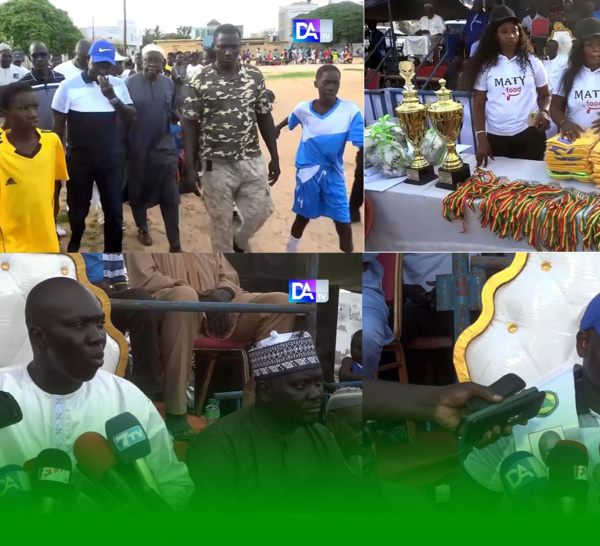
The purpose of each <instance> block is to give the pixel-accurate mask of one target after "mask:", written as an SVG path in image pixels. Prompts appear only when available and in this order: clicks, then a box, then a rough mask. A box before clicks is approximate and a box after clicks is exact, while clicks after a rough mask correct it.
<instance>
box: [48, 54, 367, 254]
mask: <svg viewBox="0 0 600 546" xmlns="http://www.w3.org/2000/svg"><path fill="white" fill-rule="evenodd" d="M339 67H340V69H341V70H342V85H341V88H340V93H339V96H340V98H342V99H345V100H350V101H353V102H355V103H357V104H359V105H361V108H362V105H363V66H362V64H353V65H344V66H342V65H339ZM317 68H318V67H317V66H315V65H309V66H296V65H292V66H287V67H284V66H282V67H262V68H261V70H262V71H263V73H264V75H265V79H266V81H267V88H268V89H271V90H272V91H273V92H274V93H275V97H276V98H275V103H274V105H273V117H274V119H275V123H276V124H277V123H279V122H280V121H282V120H283V119H284V118H285V117H287V116H288V115H289V114H290V113H291V112H292V110H293V108H294V106H296V104H298V103H299V102H302V101H304V100H310V99H312V98H316V96H317V95H316V89H315V88H314V86H313V81H314V74H315V72H316V69H317ZM300 134H301V132H300V130H299V128H298V129H296V130H295V131H293V132H291V131H289V130H288V129H284V130H283V131H282V134H281V136H280V138H279V141H278V148H279V158H280V165H281V177H280V178H279V181H278V182H277V184H275V186H274V187H273V199H274V201H275V212H274V213H273V215H272V216H271V218H270V219H269V220H268V221H267V223H266V224H265V225H264V226H263V227H262V229H261V230H260V231H259V232H258V233H257V234H256V235H255V237H254V238H253V240H252V250H253V251H254V252H285V246H286V243H287V239H288V237H289V232H290V227H291V225H292V222H293V220H294V216H295V215H294V214H293V213H292V211H291V207H292V204H293V199H294V188H295V168H294V158H295V155H296V150H297V148H298V143H299V142H300ZM263 153H264V154H265V156H266V157H268V152H267V150H266V148H265V147H264V144H263ZM355 160H356V149H355V148H354V147H353V146H352V145H350V144H348V145H347V147H346V153H345V154H344V167H345V171H346V175H347V189H348V195H350V190H351V188H352V182H353V181H354V168H355V164H356V163H355ZM65 194H66V191H64V190H63V192H62V193H61V196H62V197H61V199H62V205H61V211H62V214H61V215H60V216H59V222H60V225H61V226H62V227H63V228H64V229H65V230H66V231H67V237H63V238H62V239H61V245H60V246H61V251H66V247H67V242H68V237H69V235H68V234H69V224H68V221H67V218H66V213H65V211H66V205H65ZM123 215H124V223H125V232H124V234H123V251H125V252H168V251H169V245H168V242H167V238H166V235H165V229H164V224H163V221H162V217H161V214H160V209H159V207H154V208H153V209H150V210H149V211H148V220H149V224H150V233H151V235H152V238H153V240H154V244H153V246H151V247H145V246H143V245H142V244H141V243H140V242H139V241H138V239H137V229H136V227H135V223H134V221H133V216H132V214H131V209H130V208H129V206H128V205H125V206H124V210H123ZM179 226H180V232H181V244H182V248H183V250H184V251H186V252H211V244H210V235H209V217H208V215H207V214H206V211H205V209H204V204H203V203H202V200H201V199H200V198H198V197H196V196H195V195H183V196H182V199H181V207H180V221H179ZM352 231H353V239H354V250H355V252H361V251H362V250H363V243H364V238H363V224H362V223H360V224H359V223H357V224H352ZM102 249H103V233H102V227H101V226H100V225H99V224H98V221H97V217H96V214H95V211H94V210H93V209H91V210H90V214H89V215H88V220H87V230H86V232H85V235H84V237H83V241H82V245H81V249H80V250H81V251H82V252H101V251H102ZM300 251H301V252H339V239H338V236H337V233H336V231H335V227H334V224H333V222H332V221H331V220H330V219H329V218H321V219H319V220H315V221H312V222H311V223H310V224H309V226H308V228H307V229H306V231H305V233H304V237H303V241H302V245H301V247H300Z"/></svg>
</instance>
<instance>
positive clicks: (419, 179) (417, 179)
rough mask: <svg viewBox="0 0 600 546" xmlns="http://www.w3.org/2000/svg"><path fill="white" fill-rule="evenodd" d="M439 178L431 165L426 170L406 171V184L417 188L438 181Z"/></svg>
mask: <svg viewBox="0 0 600 546" xmlns="http://www.w3.org/2000/svg"><path fill="white" fill-rule="evenodd" d="M437 178H438V176H437V175H436V174H435V172H434V171H433V166H432V165H429V166H428V167H425V168H424V169H420V170H417V169H406V180H405V181H404V182H405V183H406V184H413V185H415V186H424V185H425V184H429V183H430V182H433V181H434V180H436V179H437Z"/></svg>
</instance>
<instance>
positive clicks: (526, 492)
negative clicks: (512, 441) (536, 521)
mask: <svg viewBox="0 0 600 546" xmlns="http://www.w3.org/2000/svg"><path fill="white" fill-rule="evenodd" d="M500 478H501V480H502V484H503V485H504V489H505V491H506V492H507V493H508V495H509V496H510V498H511V499H512V501H513V503H514V506H515V508H520V509H523V508H527V509H529V508H533V509H534V510H536V511H540V510H544V509H545V508H546V505H545V502H544V500H543V498H544V496H545V495H546V493H547V492H548V476H547V474H546V469H545V468H544V467H543V466H542V463H540V461H538V459H537V458H536V457H534V456H533V455H532V454H531V453H528V452H527V451H517V452H515V453H512V454H511V455H509V456H508V457H507V458H506V459H504V461H503V462H502V465H501V466H500Z"/></svg>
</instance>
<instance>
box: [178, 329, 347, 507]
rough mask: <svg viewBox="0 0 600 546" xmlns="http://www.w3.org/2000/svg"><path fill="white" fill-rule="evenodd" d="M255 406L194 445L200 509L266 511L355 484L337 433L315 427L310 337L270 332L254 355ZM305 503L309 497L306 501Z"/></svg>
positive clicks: (191, 464)
mask: <svg viewBox="0 0 600 546" xmlns="http://www.w3.org/2000/svg"><path fill="white" fill-rule="evenodd" d="M248 356H249V358H250V364H251V366H252V370H253V374H254V377H255V379H256V403H255V404H254V405H253V406H251V407H250V408H245V409H242V410H240V411H236V412H234V413H232V414H230V415H228V416H226V417H224V418H222V419H219V420H218V421H216V422H215V423H213V424H212V425H211V426H210V427H208V428H207V429H206V430H205V431H203V432H201V433H200V434H198V435H197V436H196V437H195V438H194V440H192V442H191V444H190V448H189V450H188V452H187V457H186V462H187V465H188V468H189V470H190V476H191V477H192V479H193V480H194V482H195V484H196V491H197V493H198V495H197V496H196V498H195V503H196V505H197V507H198V508H200V507H202V506H205V505H206V503H205V500H206V499H210V502H211V506H213V507H215V508H216V507H231V508H234V509H235V508H240V509H242V508H243V509H244V510H252V509H253V508H252V507H253V506H254V507H255V508H256V509H258V510H260V509H262V508H261V506H262V507H264V506H265V504H262V503H256V502H255V501H257V500H260V501H264V502H267V503H268V506H269V511H272V510H277V509H281V508H283V506H285V507H287V508H290V505H291V504H292V503H293V502H294V501H295V500H300V501H302V497H303V496H304V488H306V492H309V489H310V492H309V493H310V498H312V500H313V504H314V496H315V487H318V486H319V485H321V486H322V485H323V484H325V483H326V482H327V483H329V484H330V485H331V484H332V483H334V482H335V481H336V478H337V479H340V480H345V481H346V482H347V481H348V480H350V479H351V478H350V476H351V474H350V473H349V471H348V470H347V467H346V465H345V463H344V460H343V456H342V454H341V452H340V449H339V447H338V446H337V444H336V441H335V439H334V437H333V435H332V434H331V433H330V432H329V431H328V430H327V429H326V428H325V427H324V426H322V425H321V424H319V423H318V422H317V421H318V419H319V414H320V412H321V407H322V403H323V371H322V370H321V365H320V363H319V359H318V358H317V354H316V350H315V347H314V344H313V341H312V338H311V336H310V334H308V333H307V332H293V333H289V334H278V333H277V332H272V334H271V336H270V337H269V338H267V339H264V340H262V341H259V342H258V343H257V344H256V345H255V346H254V347H253V348H252V349H251V350H250V351H249V352H248ZM304 500H306V498H305V499H304Z"/></svg>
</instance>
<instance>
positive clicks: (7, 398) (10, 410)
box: [0, 391, 23, 430]
mask: <svg viewBox="0 0 600 546" xmlns="http://www.w3.org/2000/svg"><path fill="white" fill-rule="evenodd" d="M22 419H23V413H22V412H21V407H20V406H19V403H18V402H17V401H16V400H15V399H14V398H13V396H12V394H9V393H8V392H3V391H0V430H1V429H3V428H6V427H9V426H11V425H16V424H17V423H18V422H19V421H21V420H22Z"/></svg>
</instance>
